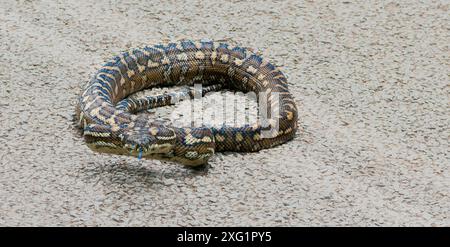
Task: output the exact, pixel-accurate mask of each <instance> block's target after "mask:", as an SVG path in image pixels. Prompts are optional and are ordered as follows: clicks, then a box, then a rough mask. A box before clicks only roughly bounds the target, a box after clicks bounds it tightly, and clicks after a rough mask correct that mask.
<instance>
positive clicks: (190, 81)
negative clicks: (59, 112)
mask: <svg viewBox="0 0 450 247" xmlns="http://www.w3.org/2000/svg"><path fill="white" fill-rule="evenodd" d="M194 83H201V84H202V86H203V90H202V93H203V94H204V93H206V92H209V91H215V90H220V89H225V88H227V89H230V90H235V91H242V92H254V93H255V94H256V95H258V96H261V95H264V96H263V97H262V99H263V101H264V100H266V105H267V106H268V108H270V109H275V108H277V109H278V114H277V115H278V116H277V117H276V120H277V128H276V129H274V121H258V122H257V123H255V124H253V125H244V126H241V127H231V126H226V125H223V126H221V127H206V126H201V127H183V128H180V127H174V126H172V125H171V124H170V123H169V122H162V121H155V120H152V119H151V118H150V117H149V116H148V115H145V114H137V112H139V111H141V110H145V109H150V108H154V107H159V106H165V105H169V104H171V102H173V99H174V98H176V97H183V96H188V97H189V96H192V94H193V93H194V92H193V91H192V90H184V91H183V90H182V91H179V92H175V93H166V94H163V95H159V96H148V97H145V98H143V99H139V100H137V99H133V98H131V97H128V96H129V95H131V94H133V93H135V92H138V91H140V90H143V89H148V88H152V87H166V86H183V85H184V86H192V85H194ZM274 96H277V97H276V99H277V100H274V98H275V97H274ZM260 101H261V97H258V104H261V103H260ZM76 116H77V122H78V126H79V127H80V128H81V129H82V131H83V136H84V140H85V142H86V143H87V145H88V146H89V147H90V148H91V149H92V150H94V151H97V152H103V153H113V154H121V155H131V156H136V157H139V158H142V157H143V158H151V159H159V160H170V161H175V162H179V163H182V164H185V165H190V166H196V165H201V164H205V163H206V162H207V161H208V159H209V158H210V157H211V156H212V155H213V154H214V153H215V152H221V151H238V152H254V151H258V150H261V149H264V148H270V147H273V146H276V145H278V144H282V143H285V142H287V141H289V140H290V139H292V138H293V137H294V135H295V132H296V130H297V118H298V113H297V107H296V105H295V102H294V99H293V97H292V95H291V94H290V93H289V90H288V85H287V81H286V77H285V76H284V75H283V73H282V72H281V71H280V70H279V69H278V68H277V67H275V66H274V65H273V64H272V63H270V62H268V61H267V60H266V59H263V58H262V57H261V56H260V55H259V54H257V53H255V52H253V50H252V49H248V48H245V47H239V46H232V45H231V44H227V43H226V42H214V41H210V40H182V41H177V42H173V43H166V44H158V45H153V46H145V47H142V48H134V49H130V50H128V51H126V52H123V53H121V54H119V55H117V56H116V57H114V58H113V59H111V60H109V61H107V62H106V63H105V64H103V66H102V67H101V68H100V69H99V70H98V71H97V72H96V74H95V75H94V76H93V78H92V79H91V80H90V81H89V82H88V83H87V85H86V87H85V89H84V91H83V92H82V94H81V96H80V98H79V101H78V104H77V110H76ZM271 120H273V119H271ZM264 131H265V132H264ZM266 132H269V133H270V134H263V133H266Z"/></svg>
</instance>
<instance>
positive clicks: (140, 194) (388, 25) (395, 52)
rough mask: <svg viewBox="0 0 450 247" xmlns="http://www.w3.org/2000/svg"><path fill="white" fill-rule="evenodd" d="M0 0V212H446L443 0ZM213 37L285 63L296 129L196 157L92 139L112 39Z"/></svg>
mask: <svg viewBox="0 0 450 247" xmlns="http://www.w3.org/2000/svg"><path fill="white" fill-rule="evenodd" d="M368 2H369V1H353V0H351V1H294V0H287V1H248V2H241V1H216V0H214V1H129V0H123V1H85V0H78V1H50V0H48V1H12V0H0V5H1V8H0V126H1V128H0V225H2V226H53V225H57V226H142V225H145V226H233V225H239V226H317V225H320V226H330V225H331V226H397V225H400V226H450V219H449V216H450V191H449V190H450V189H449V188H450V171H449V169H448V168H449V164H450V162H449V126H450V111H449V68H450V59H449V54H450V49H449V44H450V42H449V41H450V35H449V33H450V29H449V27H450V18H449V16H450V15H449V13H450V4H449V3H448V1H420V2H419V1H370V2H371V3H368ZM181 38H193V39H197V38H211V39H216V40H220V39H223V40H231V41H232V42H236V43H239V44H243V45H247V46H252V47H257V48H259V49H260V50H261V51H262V52H263V54H264V56H265V57H267V58H268V59H270V60H271V61H273V62H275V63H276V64H277V65H279V66H281V67H282V70H283V71H284V72H285V74H286V75H287V76H288V80H289V83H290V89H291V92H292V93H293V95H294V97H295V99H296V101H297V104H298V107H299V110H300V126H301V130H300V131H299V132H298V134H297V136H296V138H295V139H294V140H293V141H291V142H289V143H287V144H284V145H281V146H278V147H276V148H273V149H268V150H264V151H261V152H259V153H250V154H237V153H225V154H217V155H216V156H215V157H214V158H213V159H212V160H211V162H210V164H209V166H207V167H206V168H204V169H197V170H195V169H187V168H185V167H182V166H179V165H176V164H173V163H167V162H160V161H153V160H144V161H138V160H137V159H134V158H129V157H122V156H114V155H103V154H97V153H93V152H92V151H91V150H89V149H88V147H87V146H86V145H84V143H83V141H82V139H81V138H80V137H79V136H77V135H76V132H75V131H74V129H73V127H72V124H71V118H72V114H73V111H74V106H75V100H76V97H77V96H78V95H79V93H80V90H81V87H82V85H83V84H84V83H86V81H87V80H88V79H89V78H90V76H92V74H93V73H94V72H95V70H96V69H97V68H98V67H99V66H100V65H101V63H102V62H103V61H104V60H106V59H108V58H110V57H111V55H112V54H113V53H117V52H119V51H121V50H124V49H127V48H129V47H134V46H141V45H145V44H153V43H156V42H159V41H161V40H168V39H170V40H176V39H181Z"/></svg>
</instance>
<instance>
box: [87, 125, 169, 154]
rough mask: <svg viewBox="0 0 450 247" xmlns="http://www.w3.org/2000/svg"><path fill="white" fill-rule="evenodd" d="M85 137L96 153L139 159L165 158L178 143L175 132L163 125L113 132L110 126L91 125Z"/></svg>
mask: <svg viewBox="0 0 450 247" xmlns="http://www.w3.org/2000/svg"><path fill="white" fill-rule="evenodd" d="M84 137H85V140H86V143H87V144H88V146H89V147H90V148H91V149H92V150H94V151H97V152H102V153H113V154H123V155H131V156H136V157H138V158H141V157H144V158H145V157H148V158H158V156H164V155H166V154H168V153H170V152H171V150H172V149H173V147H174V144H175V141H176V134H175V132H174V131H173V130H172V129H170V128H167V127H164V126H162V125H155V126H150V127H142V128H139V127H134V128H130V127H126V128H123V129H120V130H117V131H113V130H111V128H110V127H109V126H105V125H97V124H90V125H88V126H86V127H85V128H84Z"/></svg>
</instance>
